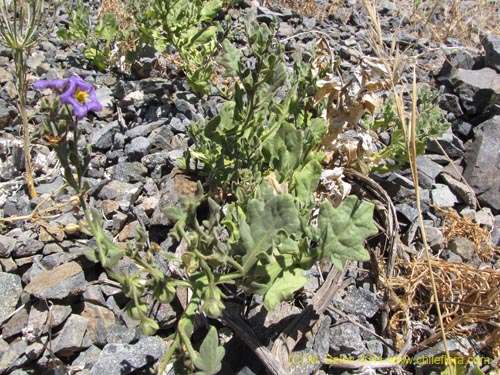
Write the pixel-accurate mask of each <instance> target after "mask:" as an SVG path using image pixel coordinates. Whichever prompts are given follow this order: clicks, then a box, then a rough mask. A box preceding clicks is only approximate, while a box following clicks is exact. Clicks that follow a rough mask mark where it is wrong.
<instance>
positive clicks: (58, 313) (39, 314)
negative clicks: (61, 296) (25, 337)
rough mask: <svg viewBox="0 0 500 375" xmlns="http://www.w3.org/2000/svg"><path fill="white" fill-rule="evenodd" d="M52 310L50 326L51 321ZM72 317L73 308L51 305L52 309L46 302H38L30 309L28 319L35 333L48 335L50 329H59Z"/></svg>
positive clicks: (56, 304)
mask: <svg viewBox="0 0 500 375" xmlns="http://www.w3.org/2000/svg"><path fill="white" fill-rule="evenodd" d="M49 308H50V325H49V324H47V322H48V321H49ZM70 315H71V306H68V305H61V304H58V303H51V304H50V307H49V306H48V305H47V303H46V302H45V301H38V302H37V303H36V304H34V305H33V307H32V308H31V309H30V313H29V317H28V326H29V327H31V328H33V330H34V331H35V332H38V333H40V334H46V333H47V332H48V330H49V329H52V328H53V327H58V326H60V325H61V324H63V323H64V322H65V321H66V319H68V317H69V316H70Z"/></svg>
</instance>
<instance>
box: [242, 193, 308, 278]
mask: <svg viewBox="0 0 500 375" xmlns="http://www.w3.org/2000/svg"><path fill="white" fill-rule="evenodd" d="M247 211H248V216H247V219H246V220H242V221H241V223H240V236H241V244H242V246H243V248H244V249H245V250H246V254H245V255H244V256H243V258H242V260H243V262H242V266H243V270H244V271H245V272H248V271H249V270H250V268H252V266H253V265H254V264H255V263H256V261H257V260H258V258H259V257H260V256H261V254H263V253H266V252H267V251H268V250H269V249H270V248H271V247H272V246H273V240H274V238H275V237H276V235H277V234H278V233H279V232H280V231H284V232H285V233H287V234H291V233H294V232H296V231H298V230H299V229H300V221H299V212H298V210H297V208H296V207H295V204H294V202H293V197H292V196H291V195H289V194H283V195H278V196H275V197H273V198H271V199H270V200H269V201H267V202H265V203H264V201H262V200H259V199H255V198H254V199H251V200H250V201H249V202H248V206H247Z"/></svg>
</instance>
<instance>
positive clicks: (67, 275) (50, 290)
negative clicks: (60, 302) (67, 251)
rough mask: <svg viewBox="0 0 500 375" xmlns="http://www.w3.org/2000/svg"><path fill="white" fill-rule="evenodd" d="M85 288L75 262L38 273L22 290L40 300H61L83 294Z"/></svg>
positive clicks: (80, 270) (78, 267)
mask: <svg viewBox="0 0 500 375" xmlns="http://www.w3.org/2000/svg"><path fill="white" fill-rule="evenodd" d="M85 287H86V281H85V275H84V274H83V270H82V267H81V266H80V265H79V264H78V263H76V262H69V263H65V264H62V265H60V266H58V267H56V268H54V269H52V270H47V271H43V272H41V273H39V274H38V275H36V276H35V277H33V278H32V279H31V281H30V283H29V284H28V285H26V287H25V288H24V290H25V291H26V293H29V294H32V295H34V296H35V297H37V298H40V299H44V298H49V299H63V298H66V297H68V296H72V295H77V294H81V293H83V292H84V291H85Z"/></svg>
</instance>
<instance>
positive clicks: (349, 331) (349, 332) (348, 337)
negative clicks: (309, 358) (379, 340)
mask: <svg viewBox="0 0 500 375" xmlns="http://www.w3.org/2000/svg"><path fill="white" fill-rule="evenodd" d="M359 329H360V328H359V327H358V326H357V325H355V324H353V323H351V322H343V323H339V324H337V325H335V326H333V327H332V328H331V329H330V350H331V354H332V355H333V356H334V357H335V356H339V355H341V354H346V355H353V356H356V355H360V354H361V353H363V352H364V350H365V345H364V343H363V339H362V338H361V335H360V332H359Z"/></svg>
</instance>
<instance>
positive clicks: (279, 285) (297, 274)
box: [264, 268, 307, 311]
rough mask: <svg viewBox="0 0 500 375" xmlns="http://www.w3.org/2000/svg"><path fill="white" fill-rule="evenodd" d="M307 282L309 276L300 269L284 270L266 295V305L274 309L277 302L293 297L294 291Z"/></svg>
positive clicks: (268, 308) (270, 309)
mask: <svg viewBox="0 0 500 375" xmlns="http://www.w3.org/2000/svg"><path fill="white" fill-rule="evenodd" d="M306 283H307V277H306V276H304V275H303V274H302V272H301V270H300V269H298V268H291V269H287V270H284V271H283V272H282V273H281V275H280V276H279V277H278V278H276V280H275V281H274V283H273V284H272V285H271V287H270V288H269V290H268V291H267V293H266V295H265V296H264V306H265V307H266V309H267V311H273V310H274V307H275V306H276V304H277V303H279V302H281V301H284V300H286V299H289V298H290V297H292V295H293V293H294V292H296V291H297V290H299V289H300V288H302V287H303V286H304V285H305V284H306Z"/></svg>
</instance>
